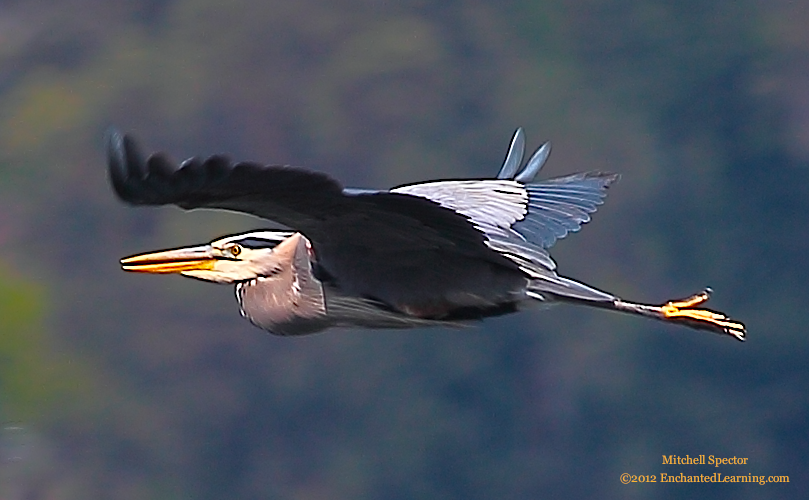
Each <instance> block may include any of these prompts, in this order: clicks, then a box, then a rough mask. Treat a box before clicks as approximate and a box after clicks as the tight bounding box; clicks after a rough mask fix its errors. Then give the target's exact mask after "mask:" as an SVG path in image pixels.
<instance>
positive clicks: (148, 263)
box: [121, 245, 216, 273]
mask: <svg viewBox="0 0 809 500" xmlns="http://www.w3.org/2000/svg"><path fill="white" fill-rule="evenodd" d="M214 262H216V257H215V255H214V252H213V247H211V246H210V245H203V246H199V247H189V248H178V249H176V250H164V251H162V252H154V253H145V254H141V255H133V256H132V257H127V258H125V259H121V267H122V268H123V270H124V271H135V272H140V273H181V272H183V271H193V270H210V269H213V266H214Z"/></svg>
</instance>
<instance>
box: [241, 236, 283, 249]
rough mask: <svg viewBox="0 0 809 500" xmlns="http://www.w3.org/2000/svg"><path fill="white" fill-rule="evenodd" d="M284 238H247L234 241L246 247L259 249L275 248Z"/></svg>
mask: <svg viewBox="0 0 809 500" xmlns="http://www.w3.org/2000/svg"><path fill="white" fill-rule="evenodd" d="M281 241H283V240H280V239H279V240H268V239H264V238H245V239H243V240H237V241H234V242H233V243H238V244H239V245H241V246H243V247H244V248H250V249H253V250H255V249H259V248H275V247H276V246H278V244H279V243H281Z"/></svg>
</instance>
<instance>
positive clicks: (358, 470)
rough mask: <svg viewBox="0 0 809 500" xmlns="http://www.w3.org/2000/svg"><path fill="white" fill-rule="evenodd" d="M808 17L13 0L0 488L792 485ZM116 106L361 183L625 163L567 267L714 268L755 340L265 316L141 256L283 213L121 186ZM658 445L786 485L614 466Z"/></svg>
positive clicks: (628, 327)
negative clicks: (267, 322)
mask: <svg viewBox="0 0 809 500" xmlns="http://www.w3.org/2000/svg"><path fill="white" fill-rule="evenodd" d="M807 25H809V14H808V13H807V12H806V9H804V8H801V5H800V2H790V1H787V0H779V1H776V2H763V1H760V0H743V1H740V2H722V1H719V0H703V1H696V0H688V1H685V2H679V3H672V2H663V1H660V0H649V1H640V0H625V1H622V0H574V1H565V2H561V1H547V2H533V1H522V0H513V1H509V2H499V3H495V2H488V1H484V0H472V1H465V2H453V1H445V2H430V1H426V0H414V1H410V2H398V3H393V2H370V1H367V0H341V1H338V2H323V1H321V0H303V1H300V2H286V1H276V2H265V3H261V2H256V1H233V2H215V1H212V0H142V1H138V2H128V3H124V2H100V1H98V0H67V1H61V2H56V1H53V0H43V1H41V2H3V3H0V252H2V253H0V259H2V262H3V263H4V269H13V272H8V271H7V272H2V273H0V276H2V278H0V404H1V405H3V406H2V407H0V417H1V418H2V419H3V422H4V423H5V422H8V424H5V425H4V428H3V429H0V460H4V461H3V462H2V463H0V497H2V498H4V499H6V498H9V499H15V500H16V499H22V498H55V499H68V498H82V499H87V498H123V499H126V498H133V499H134V498H138V499H140V498H189V497H190V498H211V499H214V498H223V497H226V498H289V499H318V498H357V499H360V498H386V499H394V500H395V499H408V498H463V499H473V498H481V499H483V498H541V497H545V496H548V497H561V498H578V497H585V496H586V497H594V496H598V497H599V498H626V497H632V498H692V497H694V496H701V497H711V498H783V497H790V496H792V497H798V493H797V492H798V491H802V490H803V488H801V486H802V485H806V484H807V482H808V481H807V479H809V478H807V473H806V472H805V470H804V469H805V467H802V465H803V464H804V463H805V457H806V456H807V453H809V439H807V435H809V433H807V426H806V422H807V421H809V418H808V417H809V415H807V413H809V401H807V396H806V391H805V387H806V385H807V383H809V369H807V367H806V363H805V359H806V357H807V354H809V353H807V350H808V348H809V343H808V342H807V340H806V338H805V334H804V331H803V324H804V320H805V317H806V314H805V313H804V312H803V304H805V303H806V302H807V299H809V297H807V289H806V286H805V283H804V279H803V276H804V275H806V267H807V264H806V258H805V256H806V255H807V253H809V252H808V251H809V237H807V234H806V231H805V230H803V229H802V228H803V227H804V224H803V222H802V214H803V213H805V212H806V211H807V208H809V207H807V203H809V202H808V201H807V200H809V193H807V189H809V188H808V187H807V186H809V182H807V181H809V179H807V176H809V169H807V166H809V132H808V131H809V90H807V87H806V85H805V82H806V79H807V78H809V69H807V68H809V35H807V30H806V29H805V26H807ZM111 124H114V125H116V126H119V127H121V128H123V129H124V130H127V131H133V132H134V133H135V134H136V135H137V136H138V137H139V138H140V139H141V140H142V141H143V143H144V145H145V147H146V148H147V150H151V149H162V150H167V151H169V152H171V154H173V155H176V157H178V158H183V157H185V156H187V155H192V154H199V155H207V154H211V153H219V152H227V153H229V154H231V155H233V157H234V158H239V159H242V158H244V159H257V160H261V161H267V162H272V163H289V164H297V165H305V166H308V167H311V168H316V169H320V170H324V171H328V172H329V173H331V174H333V175H334V176H335V177H337V178H339V179H341V180H342V181H344V182H345V184H346V185H351V186H358V187H387V186H391V185H395V184H400V183H406V182H414V181H420V180H425V179H431V178H448V177H481V176H491V175H492V174H494V172H495V171H496V169H497V168H498V167H499V164H500V162H501V161H502V156H503V154H504V153H505V147H506V143H507V141H508V139H509V138H510V135H511V133H512V131H513V129H514V128H515V127H516V126H518V125H519V126H523V127H525V128H526V131H527V133H528V137H529V144H533V145H536V144H539V143H540V141H543V140H547V139H550V140H552V141H553V147H554V150H553V154H552V157H551V159H550V161H549V164H548V165H547V166H546V167H545V168H546V170H547V172H546V173H545V174H544V175H545V176H553V175H561V174H565V173H570V172H573V171H582V170H597V169H601V170H614V171H618V172H621V174H622V175H623V177H622V180H621V182H620V183H619V184H618V185H616V186H615V187H614V188H612V189H611V194H610V197H609V200H608V203H607V204H606V205H605V206H604V207H602V208H601V209H600V211H599V213H598V214H596V216H595V220H594V223H593V224H589V225H587V226H586V227H585V230H584V231H582V233H581V234H576V235H574V236H572V237H570V238H567V239H565V240H563V241H561V242H560V243H559V244H558V245H557V246H556V247H555V248H554V251H553V255H554V258H555V259H556V260H557V261H558V262H559V268H560V272H561V273H562V274H566V275H569V276H571V277H573V278H577V279H581V280H583V281H585V282H588V283H592V284H593V285H594V286H597V287H599V288H603V289H606V290H609V291H611V292H614V293H617V294H619V295H621V296H625V297H627V298H629V299H640V300H648V301H659V300H664V299H666V298H671V297H675V296H678V295H687V294H688V293H691V292H695V291H697V290H698V289H700V288H701V287H702V286H704V285H706V284H710V285H711V286H712V287H713V288H714V289H715V290H716V295H715V298H714V299H713V301H715V302H716V303H715V307H716V308H717V309H722V310H726V311H728V312H729V313H731V314H733V315H734V316H737V317H739V318H740V319H743V320H745V321H747V323H748V325H749V328H750V340H749V342H748V343H747V344H745V345H740V344H737V343H733V342H731V341H729V340H727V339H722V338H718V337H713V336H710V335H708V334H702V333H695V332H691V331H688V330H682V329H677V328H673V327H672V328H669V327H666V326H664V325H658V324H653V323H650V322H646V321H642V320H637V319H634V318H624V317H619V316H617V315H610V314H606V313H602V312H598V311H584V310H580V309H574V308H563V307H560V308H558V309H553V310H541V311H536V312H533V311H532V312H527V313H523V314H520V315H515V316H510V317H507V318H498V319H493V320H490V321H486V322H484V323H483V324H482V325H481V326H480V327H479V328H470V329H466V330H460V331H441V330H435V331H408V332H347V331H333V332H329V333H327V334H324V335H317V336H312V337H307V338H300V339H289V338H276V337H272V336H268V335H263V334H262V333H261V332H260V331H258V330H255V329H254V328H252V327H251V326H250V325H249V324H248V323H247V322H245V321H243V320H242V319H241V318H240V317H239V315H238V313H237V310H236V303H235V300H234V299H233V292H232V290H231V289H230V288H229V287H216V286H213V285H203V284H200V283H198V282H193V281H191V280H183V279H179V278H178V279H172V278H168V277H154V276H132V275H125V274H124V273H122V272H120V270H119V269H118V265H117V260H118V259H119V258H120V257H122V256H124V255H128V254H132V253H136V252H139V251H145V250H152V249H157V248H162V247H174V246H178V245H186V244H192V243H197V242H203V241H208V240H210V239H212V238H214V237H217V236H220V235H223V234H227V233H235V232H238V231H241V230H246V229H251V228H256V227H263V226H264V225H266V222H264V221H257V220H256V219H252V218H247V217H240V216H237V215H233V214H215V213H206V212H193V213H183V212H182V211H180V210H177V209H173V208H165V209H146V208H139V209H132V208H131V207H127V206H123V205H122V204H120V203H119V202H117V201H116V200H115V199H114V196H113V195H112V193H111V190H110V189H109V187H108V185H107V180H106V178H105V173H104V158H103V152H102V137H103V134H104V131H105V129H106V128H107V127H108V126H110V125H111ZM664 454H681V455H685V454H690V455H692V456H693V455H695V454H715V455H723V456H734V455H736V456H747V457H750V463H751V465H750V466H749V467H746V468H733V469H730V468H729V469H728V470H723V471H722V472H723V473H740V474H747V473H752V474H778V475H782V474H785V475H790V478H791V483H790V484H789V485H767V486H764V487H760V486H757V485H756V486H755V487H745V486H738V487H737V486H732V485H697V486H694V487H689V486H687V485H680V487H678V488H665V487H663V486H661V485H656V486H655V485H636V486H637V487H634V486H633V485H629V486H625V485H621V484H620V482H619V475H620V474H621V473H622V472H630V473H637V474H659V473H660V472H662V471H663V470H661V469H660V457H661V455H664ZM12 458H13V460H12ZM665 471H666V472H672V471H673V469H672V471H669V470H665ZM679 471H680V470H677V471H674V472H675V473H676V472H679ZM682 471H683V472H684V473H703V472H706V471H705V470H703V469H699V468H695V469H693V470H692V469H689V468H683V469H682ZM710 472H713V471H710Z"/></svg>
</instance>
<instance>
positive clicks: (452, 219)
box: [107, 132, 523, 315]
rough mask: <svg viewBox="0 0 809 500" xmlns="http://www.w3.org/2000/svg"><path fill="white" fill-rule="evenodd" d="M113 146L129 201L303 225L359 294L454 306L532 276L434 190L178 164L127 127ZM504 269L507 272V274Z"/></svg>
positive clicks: (495, 295) (112, 161) (220, 160)
mask: <svg viewBox="0 0 809 500" xmlns="http://www.w3.org/2000/svg"><path fill="white" fill-rule="evenodd" d="M107 153H108V161H109V173H110V179H111V182H112V185H113V188H114V190H115V192H116V193H117V194H118V196H119V197H120V198H121V199H122V200H124V201H126V202H128V203H132V204H136V205H165V204H175V205H178V206H180V207H182V208H185V209H194V208H218V209H226V210H233V211H239V212H244V213H248V214H253V215H256V216H259V217H263V218H266V219H270V220H272V221H275V222H278V223H280V224H284V225H286V226H288V227H290V228H294V229H295V230H297V231H300V232H301V233H303V234H304V235H306V236H307V238H309V239H310V241H311V242H312V245H313V247H314V249H315V253H316V254H317V256H318V259H319V263H320V264H321V265H323V266H324V267H325V268H326V271H327V272H328V273H329V274H330V275H331V276H332V277H334V278H335V279H337V280H338V281H339V282H340V286H341V287H342V288H344V289H345V290H346V291H348V292H350V293H355V294H357V295H359V296H365V297H369V298H373V299H377V300H382V301H384V302H386V303H388V304H392V305H394V306H399V305H400V304H404V305H406V306H408V307H410V306H412V305H413V303H414V301H417V302H419V304H417V306H418V307H427V305H429V304H430V303H440V302H441V301H444V302H447V298H448V297H449V298H450V299H449V302H450V303H448V304H446V305H447V307H450V306H452V305H453V304H457V303H463V305H469V306H476V305H479V304H483V305H488V304H489V303H490V302H492V301H496V300H501V299H502V298H503V296H504V295H505V294H506V293H507V290H508V291H510V290H513V289H514V287H515V282H518V281H519V280H522V279H523V278H522V277H521V275H520V273H519V271H518V268H517V266H516V265H515V264H514V263H513V262H512V261H510V260H508V259H506V258H504V257H502V256H500V255H498V254H497V253H494V252H492V251H491V250H490V249H489V248H487V247H486V246H485V244H484V235H483V234H482V233H481V232H480V231H478V230H477V229H476V228H475V227H474V226H473V225H472V224H470V223H469V220H468V218H467V217H465V216H463V215H461V214H458V213H455V212H454V211H452V210H449V209H447V208H444V207H442V206H440V205H439V204H438V203H436V202H434V201H432V200H429V199H425V198H418V197H413V196H406V195H401V194H395V193H389V192H386V191H379V192H372V191H365V190H363V191H346V192H344V191H343V188H342V186H341V185H340V184H339V183H338V182H337V181H336V180H334V179H333V178H331V177H330V176H328V175H326V174H323V173H319V172H312V171H309V170H305V169H301V168H296V167H282V166H265V165H261V164H258V163H250V162H242V163H233V162H231V161H230V160H229V159H228V158H227V157H224V156H212V157H210V158H208V159H205V160H201V159H197V158H191V159H189V160H186V161H184V162H183V163H182V164H180V165H179V166H178V165H177V164H176V163H174V162H173V161H172V160H171V159H170V158H169V157H168V156H166V155H164V154H160V153H158V154H154V155H151V156H150V157H148V159H144V157H143V156H142V155H141V154H140V152H139V151H138V147H137V145H136V143H135V141H134V140H132V139H131V138H130V137H128V136H124V135H122V134H120V133H118V132H111V133H110V134H108V139H107ZM424 269H429V270H430V271H429V272H420V271H421V270H424ZM497 269H500V270H501V271H505V272H501V273H500V275H498V271H497ZM490 275H491V276H490ZM482 276H483V277H484V278H483V279H481V277H482ZM486 276H490V279H486V278H485V277H486ZM453 297H454V298H453ZM464 301H466V302H468V304H467V303H466V302H464ZM425 304H426V305H425ZM438 305H439V308H440V304H438ZM435 314H436V315H440V314H441V311H440V310H436V311H435Z"/></svg>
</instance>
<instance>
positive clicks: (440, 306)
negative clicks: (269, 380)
mask: <svg viewBox="0 0 809 500" xmlns="http://www.w3.org/2000/svg"><path fill="white" fill-rule="evenodd" d="M524 151H525V136H524V133H523V131H522V129H517V131H516V133H515V134H514V138H513V139H512V142H511V144H510V147H509V149H508V153H507V155H506V159H505V161H504V163H503V166H502V168H501V170H500V172H499V174H498V175H497V178H494V179H481V180H442V181H429V182H423V183H418V184H410V185H404V186H399V187H396V188H392V189H389V190H370V189H352V188H343V187H342V186H341V185H340V183H339V182H338V181H336V180H335V179H333V178H332V177H330V176H329V175H327V174H325V173H321V172H315V171H311V170H307V169H303V168H297V167H289V166H275V165H264V164H260V163H254V162H233V161H231V160H230V159H229V158H228V157H226V156H223V155H214V156H211V157H209V158H206V159H200V158H196V157H194V158H189V159H187V160H185V161H183V162H182V163H180V164H179V165H177V164H176V163H175V162H174V161H172V160H171V159H170V158H169V157H168V156H167V155H166V154H164V153H155V154H152V155H150V156H148V157H145V156H144V155H143V154H142V153H141V152H140V150H139V147H138V145H137V143H136V142H135V140H134V139H133V138H132V137H130V136H128V135H124V134H121V133H120V132H118V131H115V130H113V131H111V132H109V133H108V135H107V157H108V167H109V176H110V180H111V183H112V186H113V189H114V190H115V193H116V194H117V195H118V197H119V198H120V199H121V200H123V201H125V202H127V203H130V204H133V205H169V204H173V205H177V206H179V207H181V208H184V209H189V210H190V209H195V208H210V209H223V210H230V211H236V212H243V213H247V214H252V215H255V216H258V217H262V218H264V219H268V220H271V221H274V222H276V223H279V224H281V225H283V226H285V227H288V228H289V230H288V231H280V230H273V231H269V230H257V231H251V232H248V233H244V234H238V235H234V236H226V237H223V238H219V239H216V240H214V241H212V242H211V243H209V244H206V245H199V246H193V247H186V248H178V249H173V250H165V251H159V252H152V253H147V254H141V255H135V256H132V257H128V258H125V259H122V260H121V265H122V267H123V269H124V270H126V271H133V272H145V273H179V274H181V275H184V276H188V277H192V278H197V279H200V280H205V281H211V282H215V283H230V284H235V285H236V298H237V300H238V303H239V308H240V311H241V313H242V315H243V316H244V317H245V318H247V319H248V320H250V321H251V322H252V323H253V324H254V325H256V326H258V327H260V328H263V329H265V330H268V331H270V332H271V333H274V334H278V335H303V334H309V333H314V332H318V331H322V330H324V329H327V328H330V327H337V326H343V327H364V328H416V327H426V326H438V325H449V326H459V325H462V324H465V323H467V322H469V321H470V320H477V319H482V318H485V317H489V316H497V315H502V314H508V313H512V312H517V311H519V310H522V309H525V308H527V307H530V306H531V305H532V304H537V303H540V302H542V303H554V302H565V303H572V304H578V305H583V306H591V307H597V308H601V309H608V310H614V311H619V312H623V313H630V314H635V315H640V316H645V317H648V318H653V319H657V320H661V321H665V322H669V323H679V324H682V325H685V326H689V327H692V328H696V329H702V330H709V331H714V332H716V333H720V334H724V335H729V336H731V337H734V338H736V339H738V340H744V339H745V335H746V330H745V326H744V324H743V323H740V322H738V321H735V320H733V319H730V318H728V317H727V316H725V315H724V314H722V313H720V312H717V311H713V310H710V309H702V308H698V307H697V306H700V305H701V304H702V303H703V302H706V301H707V300H708V298H709V294H710V289H705V290H704V291H702V292H700V293H698V294H696V295H693V296H691V297H689V298H686V299H682V300H672V301H668V302H666V303H664V304H660V305H650V304H641V303H636V302H629V301H625V300H623V299H621V298H618V297H616V296H614V295H612V294H610V293H607V292H604V291H601V290H598V289H596V288H593V287H591V286H588V285H586V284H584V283H581V282H578V281H575V280H573V279H570V278H566V277H563V276H560V275H559V274H557V272H556V263H555V262H554V261H553V259H552V258H551V257H550V254H549V253H548V249H549V248H550V247H551V246H553V244H554V243H555V242H556V240H558V239H559V238H564V237H565V236H566V235H567V234H568V233H570V232H575V231H578V230H579V229H580V227H581V225H582V224H584V223H586V222H588V221H589V220H590V214H591V213H593V212H595V210H596V208H597V207H598V205H600V204H601V203H602V202H603V199H604V197H605V196H606V192H607V188H608V187H609V186H610V184H612V183H613V182H615V181H616V180H617V178H618V176H617V175H615V174H610V173H604V172H588V173H579V174H573V175H568V176H564V177H557V178H553V179H547V180H542V181H535V177H536V175H537V173H538V172H539V170H540V169H541V167H542V165H543V164H544V163H545V160H546V159H547V158H548V154H549V152H550V146H549V144H548V143H545V144H544V145H543V146H542V147H540V148H539V149H538V150H537V151H536V153H534V155H533V156H532V157H531V158H530V159H529V160H528V162H526V163H525V164H524V165H523V155H524Z"/></svg>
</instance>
